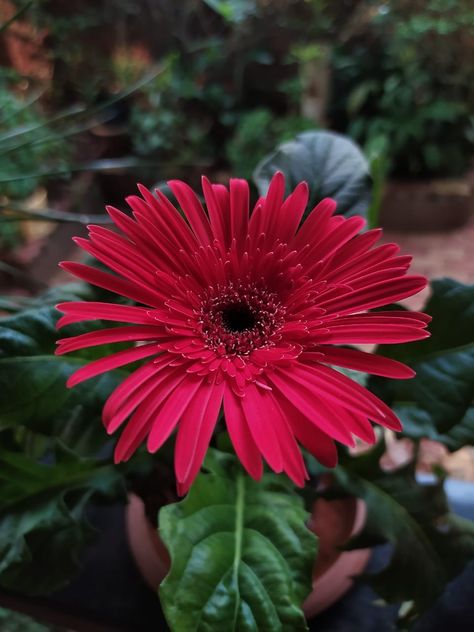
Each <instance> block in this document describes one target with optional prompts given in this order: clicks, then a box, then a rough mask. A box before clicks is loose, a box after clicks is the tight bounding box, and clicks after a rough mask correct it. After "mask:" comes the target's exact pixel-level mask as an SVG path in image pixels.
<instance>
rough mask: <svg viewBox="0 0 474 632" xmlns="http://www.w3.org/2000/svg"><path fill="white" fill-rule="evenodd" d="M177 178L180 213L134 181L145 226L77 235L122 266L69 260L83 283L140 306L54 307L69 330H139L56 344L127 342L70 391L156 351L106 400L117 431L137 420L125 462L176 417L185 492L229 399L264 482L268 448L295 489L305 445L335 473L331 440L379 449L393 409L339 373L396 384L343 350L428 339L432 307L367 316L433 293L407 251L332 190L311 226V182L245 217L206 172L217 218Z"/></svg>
mask: <svg viewBox="0 0 474 632" xmlns="http://www.w3.org/2000/svg"><path fill="white" fill-rule="evenodd" d="M169 186H170V187H171V190H172V191H173V194H174V195H175V197H176V199H177V200H178V203H179V205H180V207H181V210H182V213H183V214H184V217H183V215H182V214H181V213H180V212H179V211H178V210H177V209H176V208H175V207H174V206H173V205H172V204H171V202H170V201H169V200H168V199H167V198H166V197H165V196H164V195H163V194H162V193H161V192H160V191H156V196H154V195H152V194H151V193H150V192H149V191H148V190H147V189H145V188H144V187H142V186H139V190H140V193H141V194H142V196H143V198H140V197H137V196H131V197H129V198H127V202H128V204H129V205H130V207H131V208H132V209H133V216H134V219H132V218H131V217H129V216H128V215H126V214H124V213H122V212H120V211H119V210H117V209H115V208H110V207H109V208H108V212H109V214H110V216H111V218H112V219H113V221H114V222H115V224H116V225H117V227H118V228H119V229H120V231H121V233H122V234H118V233H116V232H112V231H111V230H108V229H106V228H103V227H101V226H90V227H89V231H90V239H89V240H87V239H82V238H76V240H75V241H76V243H77V244H78V245H79V246H80V247H81V248H83V249H84V250H86V251H87V252H88V253H89V254H91V255H93V256H94V257H95V258H96V259H98V260H99V261H101V262H102V263H103V264H105V265H106V266H108V268H110V269H111V270H112V271H113V272H114V273H115V274H109V273H108V272H104V271H102V270H99V269H96V268H94V267H90V266H88V265H84V264H81V263H72V262H67V263H63V264H62V266H63V267H64V268H65V269H67V270H69V271H70V272H71V273H72V274H74V275H75V276H77V277H79V278H80V279H82V280H84V281H87V282H89V283H92V284H94V285H96V286H99V287H101V288H105V289H107V290H110V291H112V292H115V293H116V294H118V295H120V296H123V297H126V298H128V299H132V301H135V302H136V303H138V304H140V306H127V305H116V304H111V303H99V302H71V303H62V304H61V305H58V309H59V310H60V311H62V312H64V314H65V315H64V316H63V317H62V318H61V319H60V320H59V322H58V327H62V326H63V325H67V324H69V323H74V322H78V321H84V320H92V319H103V320H109V321H121V322H125V323H129V325H127V326H123V327H114V328H111V329H103V330H101V331H93V332H90V333H86V334H82V335H80V336H75V337H72V338H66V339H63V340H60V341H59V348H58V350H57V353H59V354H62V353H67V352H70V351H74V350H76V349H81V348H84V347H91V346H94V345H102V344H109V343H113V342H124V341H129V342H131V343H132V345H131V347H130V348H129V349H127V350H122V351H118V352H117V353H113V354H111V355H109V356H107V357H105V358H102V359H99V360H96V361H94V362H91V363H90V364H88V365H86V366H84V367H82V368H81V369H79V370H78V371H76V372H75V373H74V374H73V375H72V376H71V377H70V378H69V380H68V386H74V385H76V384H78V383H79V382H82V381H83V380H87V379H89V378H92V377H94V376H96V375H99V374H101V373H104V372H106V371H110V370H112V369H115V368H117V367H120V366H123V365H125V364H128V363H130V362H135V361H136V360H142V359H145V358H147V361H146V362H145V363H144V364H143V366H141V367H140V368H138V369H137V370H135V371H134V372H133V373H131V374H130V375H129V376H128V377H127V378H126V379H125V380H124V381H123V382H122V383H121V385H120V386H119V387H118V388H117V389H116V390H115V391H114V392H113V393H112V395H111V396H110V397H109V399H108V400H107V402H106V404H105V407H104V411H103V421H104V424H105V426H106V428H107V431H108V432H109V433H112V432H114V431H115V430H117V429H118V428H119V427H120V426H121V425H123V424H124V423H125V422H126V420H128V423H127V424H126V427H125V430H124V431H123V432H122V435H121V436H120V439H119V441H118V443H117V446H116V449H115V460H116V462H119V461H123V460H127V459H128V458H130V456H131V455H132V454H133V452H134V451H135V450H136V448H137V447H138V446H139V444H141V443H142V442H143V441H145V440H146V441H147V446H148V449H149V450H150V452H155V451H156V450H158V449H159V448H160V446H161V445H162V444H163V442H164V441H166V439H167V438H168V437H169V436H170V434H171V433H172V432H173V431H174V429H175V428H176V426H177V427H178V429H177V437H176V449H175V470H176V477H177V481H178V487H179V489H180V491H181V493H184V492H185V491H186V490H187V489H188V488H189V486H190V484H191V483H192V481H193V479H194V478H195V476H196V474H197V473H198V471H199V468H200V466H201V464H202V461H203V458H204V455H205V453H206V450H207V447H208V444H209V441H210V438H211V435H212V433H213V430H214V427H215V425H216V421H217V418H218V415H219V411H220V409H221V406H222V405H223V410H224V414H225V421H226V425H227V429H228V432H229V435H230V438H231V440H232V442H233V445H234V448H235V451H236V453H237V455H238V457H239V458H240V460H241V462H242V464H243V466H244V467H245V469H246V470H247V471H248V472H249V474H250V475H251V476H253V477H254V478H256V479H258V478H259V477H260V476H261V474H262V456H263V457H264V459H265V460H266V462H267V463H268V465H269V466H270V467H271V468H272V469H273V470H274V471H276V472H282V471H283V472H286V473H287V474H288V476H289V477H290V478H291V479H292V480H293V481H294V482H295V483H296V484H298V485H303V484H304V480H305V478H307V472H306V469H305V465H304V461H303V458H302V455H301V452H300V449H299V447H298V443H300V444H301V445H303V446H304V447H305V448H307V449H308V450H309V451H310V452H311V453H312V454H313V455H314V456H315V457H316V458H317V459H318V460H319V461H320V462H321V463H323V464H325V465H327V466H334V465H335V464H336V461H337V453H336V447H335V444H334V440H337V441H339V442H341V443H343V444H345V445H348V446H351V445H353V444H354V437H359V438H361V439H362V440H364V441H366V442H368V443H373V442H374V441H375V434H374V430H373V427H372V424H371V422H375V423H377V424H380V425H382V426H385V427H387V428H391V429H394V430H399V429H400V428H401V426H400V422H399V421H398V419H397V417H396V416H395V415H394V413H393V412H392V411H391V410H390V409H389V408H388V407H387V406H386V405H385V404H384V403H383V402H381V401H380V400H379V399H378V398H377V397H375V396H374V395H373V394H372V393H370V392H369V391H367V390H366V389H364V388H363V387H362V386H360V385H359V384H357V383H356V382H354V381H353V380H351V379H350V378H349V377H347V376H346V375H344V374H343V373H342V372H341V371H339V370H337V369H335V368H333V367H334V366H338V367H346V368H349V369H355V370H357V371H365V372H367V373H372V374H375V375H382V376H386V377H391V378H409V377H412V376H413V375H414V373H413V371H412V370H411V369H410V368H408V367H406V366H405V365H403V364H400V363H399V362H396V361H394V360H391V359H388V358H383V357H380V356H376V355H373V354H370V353H366V352H363V351H359V350H355V349H348V348H345V347H343V346H339V345H345V344H347V343H356V344H357V343H402V342H408V341H411V340H420V339H422V338H425V337H426V336H428V335H429V334H428V333H427V332H426V331H425V327H426V325H427V323H428V322H429V317H428V316H426V315H425V314H421V313H418V312H406V311H377V312H367V310H369V309H372V308H376V307H381V306H382V305H385V304H388V303H392V302H393V301H398V300H399V299H403V298H405V297H407V296H410V295H412V294H415V293H416V292H418V291H419V290H421V289H422V288H424V287H425V285H426V279H425V278H424V277H421V276H407V275H406V272H407V269H408V266H409V264H410V260H411V258H410V257H408V256H399V255H398V254H397V253H398V250H399V249H398V247H397V246H396V245H395V244H385V245H380V246H377V247H374V245H375V243H376V242H377V240H378V239H379V237H380V234H381V231H380V230H379V229H377V230H370V231H368V232H365V233H363V234H359V233H360V231H361V229H362V228H363V226H364V223H365V222H364V220H363V219H362V218H361V217H351V218H349V219H346V218H344V217H342V216H340V215H336V216H334V215H333V213H334V211H335V208H336V203H335V202H334V201H333V200H331V199H325V200H323V201H322V202H321V203H320V204H318V205H317V206H316V208H315V209H313V210H312V212H311V213H310V214H309V215H308V217H307V219H306V220H305V221H304V222H303V223H302V224H301V225H300V223H301V220H302V217H303V213H304V211H305V208H306V205H307V201H308V187H307V185H306V184H305V183H304V182H303V183H301V184H299V185H298V186H297V187H296V189H295V190H294V192H293V193H292V194H291V195H290V196H289V197H287V198H286V199H284V190H285V184H284V178H283V176H282V174H276V175H275V177H274V178H273V180H272V182H271V185H270V188H269V190H268V193H267V196H266V197H265V198H262V199H260V200H259V201H258V202H257V204H256V206H255V208H254V209H253V212H252V213H251V214H250V215H249V189H248V184H247V182H245V181H243V180H231V181H230V187H229V189H227V188H226V187H224V186H222V185H212V184H210V183H209V181H208V180H207V179H206V178H203V192H204V198H205V202H206V208H207V212H206V211H205V210H204V208H203V206H202V205H201V202H200V201H199V199H198V197H197V196H196V195H195V193H194V192H193V191H192V190H191V189H190V188H189V186H187V185H186V184H184V183H183V182H179V181H172V182H170V183H169ZM136 343H140V344H139V345H137V344H136Z"/></svg>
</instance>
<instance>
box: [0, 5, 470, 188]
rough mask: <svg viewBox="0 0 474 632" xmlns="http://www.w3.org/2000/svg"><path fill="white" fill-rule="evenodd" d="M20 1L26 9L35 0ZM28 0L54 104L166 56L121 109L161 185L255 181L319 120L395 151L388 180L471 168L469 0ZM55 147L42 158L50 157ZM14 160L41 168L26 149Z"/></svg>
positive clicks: (100, 90)
mask: <svg viewBox="0 0 474 632" xmlns="http://www.w3.org/2000/svg"><path fill="white" fill-rule="evenodd" d="M13 4H14V5H15V6H16V8H17V9H18V10H20V9H21V8H22V7H24V6H25V0H14V2H13ZM28 4H29V5H30V6H28V8H27V11H26V12H25V13H24V15H23V16H22V19H23V20H24V19H26V17H27V19H28V21H29V23H30V24H31V25H32V28H33V29H34V30H33V31H32V32H31V33H30V35H33V37H36V38H37V36H38V33H39V34H41V36H42V38H43V45H42V47H40V50H39V51H38V55H39V56H40V57H41V56H43V57H45V58H46V59H44V64H46V65H47V66H48V68H49V71H48V72H49V77H48V80H47V81H46V85H47V89H46V94H45V95H44V96H43V98H42V99H41V100H40V101H41V107H42V108H43V109H44V108H46V109H47V110H49V111H57V109H58V108H60V107H62V106H64V105H65V104H68V105H70V103H71V102H80V103H83V104H87V105H88V106H91V107H94V106H96V105H97V104H98V103H101V102H104V101H105V100H107V99H108V98H110V96H111V95H114V94H117V93H118V92H120V91H124V90H125V91H126V90H127V88H129V86H130V85H132V84H133V83H135V82H136V81H137V80H138V79H139V78H140V77H141V76H143V74H144V73H145V72H146V71H147V69H148V68H149V67H150V66H151V65H153V64H154V63H157V62H160V63H163V65H164V67H165V70H164V71H163V72H162V73H161V74H159V76H157V77H156V78H155V79H153V80H151V81H149V82H147V83H146V84H145V85H144V86H143V87H142V88H141V89H140V90H137V91H135V92H134V93H133V95H131V96H130V97H129V98H126V99H123V100H121V101H120V102H119V103H118V104H116V106H115V111H114V112H113V113H112V112H110V115H111V116H112V114H113V120H114V122H115V123H116V124H120V125H122V126H125V127H126V132H127V135H128V137H129V142H130V150H131V151H132V152H133V154H135V155H137V156H140V157H148V158H151V157H152V158H153V159H154V161H156V162H158V163H160V165H161V167H160V169H159V172H160V173H159V177H158V179H163V178H165V177H166V176H167V172H168V171H169V170H170V169H171V168H172V170H173V172H174V173H175V172H176V169H177V168H179V167H183V168H186V169H189V167H196V166H198V167H200V168H201V170H202V167H203V166H205V167H207V168H218V169H221V168H224V169H226V168H230V169H232V171H233V172H234V173H236V174H237V175H243V176H249V175H250V173H251V171H252V168H253V167H254V166H255V165H256V163H257V162H258V160H259V159H260V158H262V157H263V155H265V152H266V151H268V150H269V149H271V147H273V146H274V145H275V144H276V143H278V142H280V141H283V140H287V139H288V138H289V137H291V136H292V135H294V134H295V133H297V132H300V131H303V130H305V129H308V128H310V127H313V128H314V127H329V128H331V129H334V130H336V131H339V132H343V133H346V134H349V135H350V136H351V137H352V138H354V139H355V140H356V141H358V142H359V143H361V144H362V146H363V147H364V148H365V149H366V151H367V152H368V153H369V154H370V155H372V154H374V153H382V152H383V153H384V154H386V155H387V165H386V169H387V170H388V171H389V173H391V174H395V175H399V176H403V177H427V176H433V175H441V176H449V175H459V174H461V173H463V171H464V170H465V169H466V168H467V166H468V164H469V159H470V156H471V148H472V145H471V143H472V141H473V140H474V121H473V117H474V114H473V102H474V94H473V90H474V88H473V85H474V81H473V79H474V76H473V74H474V71H473V64H472V56H473V53H474V50H473V49H474V44H473V42H474V7H473V5H472V3H471V2H470V0H427V1H426V0H422V1H420V0H415V1H413V0H386V1H380V0H379V1H377V0H343V1H342V2H337V3H334V2H330V1H324V0H276V1H272V2H269V1H268V0H183V1H181V2H179V3H177V2H174V1H173V0H159V1H157V2H149V1H148V0H133V1H132V0H119V1H118V2H114V3H113V5H112V4H111V3H108V2H105V1H103V0H101V1H98V2H97V1H91V0H81V1H78V0H73V1H72V2H68V3H63V2H60V1H58V0H35V1H34V2H32V3H28ZM10 30H11V31H13V30H14V25H12V26H11V27H10ZM85 50H87V51H88V54H84V51H85ZM18 66H21V64H17V68H18ZM36 74H37V73H36ZM26 79H27V80H29V81H30V82H31V77H30V78H28V77H26ZM18 81H19V82H20V83H21V82H24V81H25V76H22V77H18ZM9 90H10V88H8V87H7V86H6V85H5V84H3V87H2V89H1V91H2V93H3V94H2V99H3V101H7V102H8V99H17V98H18V97H17V96H16V95H15V94H14V95H9V94H8V92H9ZM15 92H16V90H15V88H13V93H15ZM13 102H15V101H13ZM8 107H10V108H11V107H13V106H12V105H10V104H8ZM27 109H28V112H25V110H24V109H23V110H22V112H23V113H22V114H18V116H17V117H9V120H8V121H6V122H5V124H4V126H5V125H8V126H9V127H11V126H17V125H18V124H23V123H24V120H23V119H25V118H26V119H27V120H28V119H29V118H31V117H37V118H38V117H39V121H38V123H39V122H40V120H41V114H39V113H37V112H30V111H29V110H31V109H32V108H27ZM2 110H3V102H2ZM2 118H4V117H2ZM39 129H42V131H43V133H44V132H45V128H44V127H43V128H39ZM30 138H31V137H30ZM59 140H60V139H59V138H58V139H57V142H58V143H59ZM50 148H51V145H50V144H47V145H46V144H45V145H43V146H41V148H38V150H37V153H36V154H33V155H32V154H31V153H29V154H28V159H29V160H35V161H40V162H41V161H43V160H44V158H45V156H46V157H47V156H48V150H50ZM58 153H60V154H61V153H62V151H60V152H58ZM13 163H16V168H18V167H19V168H20V169H25V170H27V169H26V167H27V166H28V165H24V156H23V155H22V154H21V153H20V154H19V156H18V159H17V158H16V157H15V159H14V160H13V162H12V164H13ZM155 173H156V168H155ZM17 186H20V185H17ZM21 186H24V185H21ZM7 193H8V192H7Z"/></svg>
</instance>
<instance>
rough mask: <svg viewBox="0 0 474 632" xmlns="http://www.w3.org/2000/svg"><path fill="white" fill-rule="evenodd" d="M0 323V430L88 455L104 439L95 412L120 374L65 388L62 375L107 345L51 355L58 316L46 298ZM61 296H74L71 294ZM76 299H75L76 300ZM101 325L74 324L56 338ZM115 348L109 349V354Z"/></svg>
mask: <svg viewBox="0 0 474 632" xmlns="http://www.w3.org/2000/svg"><path fill="white" fill-rule="evenodd" d="M51 298H52V299H54V300H55V301H57V300H58V296H57V295H55V296H53V297H49V300H48V297H47V298H46V304H45V305H41V304H39V305H38V306H31V307H29V309H26V310H22V311H19V312H17V313H16V314H13V315H10V316H8V317H5V318H2V319H0V429H1V428H5V427H9V426H12V425H16V426H18V425H23V426H25V427H27V428H28V429H29V430H32V431H35V432H39V433H42V434H44V435H47V436H49V437H61V439H62V440H63V441H64V442H65V443H66V444H68V445H74V448H75V449H76V450H79V451H83V452H84V453H85V454H91V453H93V452H94V451H95V450H97V449H98V448H100V447H101V446H102V445H103V444H104V442H105V441H107V435H106V433H105V430H104V429H103V428H102V424H101V421H100V414H101V410H102V407H103V405H104V402H105V399H106V398H107V396H108V395H109V394H110V393H111V391H112V390H113V389H114V388H115V387H116V386H117V385H118V384H119V382H120V381H121V380H122V379H123V376H124V373H123V372H121V371H116V372H113V373H106V374H104V375H102V376H100V377H97V378H94V379H93V380H90V381H88V382H87V383H84V384H80V385H79V386H77V387H75V388H73V389H68V388H66V381H67V379H68V377H69V376H70V375H71V374H72V373H73V372H74V371H75V370H76V369H78V368H79V367H80V366H81V365H83V364H84V363H85V362H86V360H90V359H93V358H94V357H98V355H105V354H106V353H107V352H108V351H112V347H110V349H109V348H107V347H104V346H102V347H99V348H93V349H89V350H83V351H79V352H77V353H75V354H69V355H67V356H55V355H54V349H55V347H56V345H55V341H56V339H57V338H58V332H57V331H56V328H55V323H56V320H57V318H58V317H59V312H57V311H56V309H55V308H54V306H53V305H51V304H50V300H51ZM67 298H69V299H71V298H74V297H73V296H72V295H71V294H69V295H68V296H67ZM76 300H77V299H76ZM102 326H103V324H102V323H100V322H96V323H95V324H91V323H87V324H77V325H73V326H69V327H67V328H65V329H64V330H63V332H64V333H63V332H62V333H61V336H64V337H66V336H68V335H76V334H80V333H84V332H86V331H90V330H91V329H93V328H97V327H102ZM118 348H120V347H119V346H118V345H115V346H114V349H113V350H114V351H115V350H117V349H118Z"/></svg>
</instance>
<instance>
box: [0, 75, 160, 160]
mask: <svg viewBox="0 0 474 632" xmlns="http://www.w3.org/2000/svg"><path fill="white" fill-rule="evenodd" d="M166 68H167V64H161V65H160V66H153V67H152V68H151V69H150V71H149V72H147V73H145V74H144V75H143V77H141V78H140V79H139V80H138V81H136V82H135V83H133V84H132V85H131V86H129V87H128V88H127V89H125V90H123V91H122V92H119V93H117V94H116V95H115V96H113V97H111V98H110V99H107V100H106V101H103V102H102V103H100V104H99V105H96V106H94V107H90V106H83V105H75V106H72V107H70V108H68V109H66V110H63V111H62V112H59V113H58V114H56V115H55V116H52V117H51V118H49V119H47V120H45V121H44V122H42V123H39V124H34V125H20V126H18V127H16V128H14V129H13V130H9V131H8V132H5V133H3V134H0V142H2V143H3V142H4V141H6V140H9V139H11V138H18V137H19V136H23V135H25V134H28V133H30V132H34V131H36V130H38V129H43V128H46V127H50V126H51V125H54V124H56V123H58V122H60V121H65V120H67V119H68V118H71V117H73V116H78V117H80V115H85V116H88V117H92V116H95V115H96V114H98V113H99V112H102V111H103V110H105V109H107V108H109V107H110V106H111V105H114V104H115V103H117V102H118V101H121V100H122V99H125V98H126V97H128V96H130V95H131V94H133V93H134V92H136V91H137V90H139V89H140V88H142V87H143V86H144V85H146V84H147V83H149V82H150V81H153V79H155V78H156V77H157V76H158V75H159V74H161V73H162V72H164V71H165V70H166ZM95 123H97V121H95ZM91 126H92V125H91ZM79 131H82V129H79ZM66 133H67V131H66ZM36 140H37V139H35V141H36ZM29 142H32V141H28V142H26V143H23V144H22V145H19V146H18V147H24V146H25V145H27V144H29ZM18 147H15V149H16V148H18ZM10 149H11V148H8V150H10Z"/></svg>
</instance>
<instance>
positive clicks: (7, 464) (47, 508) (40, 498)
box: [0, 446, 123, 595]
mask: <svg viewBox="0 0 474 632" xmlns="http://www.w3.org/2000/svg"><path fill="white" fill-rule="evenodd" d="M50 456H51V461H52V462H51V463H49V464H46V463H38V462H36V461H34V460H31V459H29V458H28V457H26V456H25V455H23V454H21V453H18V452H14V451H8V450H5V449H1V450H0V586H2V587H3V588H6V589H8V590H14V591H15V592H23V593H27V594H30V595H37V594H43V593H48V592H51V591H54V590H57V589H59V588H61V587H62V586H64V585H65V584H66V583H67V582H68V581H69V580H70V579H71V577H72V576H73V575H74V574H75V573H76V572H77V571H78V570H79V568H80V567H79V560H80V555H81V553H82V551H83V548H84V546H85V545H86V544H87V543H88V542H89V541H90V540H91V537H92V535H93V530H92V528H91V527H90V525H89V524H88V523H87V521H86V520H85V518H84V508H85V505H86V504H87V503H88V502H89V501H90V500H91V499H92V498H94V499H95V498H97V497H99V498H104V497H108V498H117V497H120V496H122V494H123V485H122V477H121V475H120V474H119V471H118V469H116V468H114V467H113V466H112V465H104V464H103V463H100V462H97V461H94V460H91V459H81V458H79V457H77V456H76V455H74V454H73V453H71V452H69V451H68V450H66V449H64V448H61V447H60V446H58V447H57V449H56V450H55V452H54V453H53V454H52V455H50Z"/></svg>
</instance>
